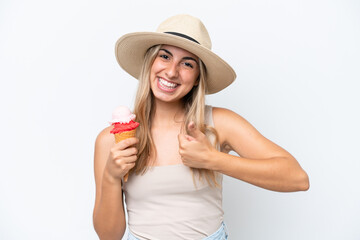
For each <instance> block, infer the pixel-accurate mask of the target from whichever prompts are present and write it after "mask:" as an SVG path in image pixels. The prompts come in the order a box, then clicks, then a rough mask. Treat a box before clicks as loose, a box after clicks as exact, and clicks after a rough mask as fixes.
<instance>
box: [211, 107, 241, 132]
mask: <svg viewBox="0 0 360 240" xmlns="http://www.w3.org/2000/svg"><path fill="white" fill-rule="evenodd" d="M212 115H213V120H214V125H215V127H216V128H218V127H220V128H221V127H226V126H229V124H230V123H238V124H241V123H246V122H247V121H246V120H245V119H244V118H243V117H242V116H240V115H239V114H237V113H235V112H234V111H231V110H229V109H226V108H220V107H212Z"/></svg>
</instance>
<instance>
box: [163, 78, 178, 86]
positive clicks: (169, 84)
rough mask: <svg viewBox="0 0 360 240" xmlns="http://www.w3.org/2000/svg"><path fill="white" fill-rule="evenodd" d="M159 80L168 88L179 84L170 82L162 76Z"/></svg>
mask: <svg viewBox="0 0 360 240" xmlns="http://www.w3.org/2000/svg"><path fill="white" fill-rule="evenodd" d="M159 82H160V84H161V85H162V86H164V87H167V88H175V87H176V86H177V84H176V83H171V82H168V81H166V80H164V79H162V78H159Z"/></svg>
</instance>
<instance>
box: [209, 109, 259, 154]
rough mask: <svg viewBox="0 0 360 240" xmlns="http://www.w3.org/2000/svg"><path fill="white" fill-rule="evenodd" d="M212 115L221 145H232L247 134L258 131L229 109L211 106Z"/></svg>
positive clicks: (254, 133)
mask: <svg viewBox="0 0 360 240" xmlns="http://www.w3.org/2000/svg"><path fill="white" fill-rule="evenodd" d="M212 115H213V122H214V127H215V129H216V131H217V133H218V136H219V141H220V144H221V145H222V146H223V147H224V146H228V145H230V144H231V145H233V144H234V143H235V142H239V141H240V140H241V139H246V138H247V136H249V135H256V134H257V133H258V132H257V130H256V129H255V128H254V127H253V126H252V125H251V124H250V123H249V122H248V121H247V120H246V119H245V118H243V117H242V116H240V115H239V114H237V113H236V112H234V111H231V110H229V109H226V108H219V107H213V108H212ZM232 149H233V148H232Z"/></svg>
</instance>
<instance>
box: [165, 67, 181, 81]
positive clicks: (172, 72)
mask: <svg viewBox="0 0 360 240" xmlns="http://www.w3.org/2000/svg"><path fill="white" fill-rule="evenodd" d="M166 76H167V77H168V78H169V79H170V78H177V77H178V76H179V69H178V65H177V64H176V63H170V64H169V65H168V67H167V69H166Z"/></svg>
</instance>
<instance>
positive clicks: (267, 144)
mask: <svg viewBox="0 0 360 240" xmlns="http://www.w3.org/2000/svg"><path fill="white" fill-rule="evenodd" d="M210 49H211V41H210V37H209V35H208V33H207V30H206V28H205V27H204V25H203V24H202V23H201V21H200V20H199V19H197V18H194V17H192V16H188V15H177V16H174V17H171V18H169V19H167V20H166V21H164V22H163V23H162V24H161V25H160V26H159V28H158V30H157V32H152V33H149V32H140V33H131V34H127V35H124V36H123V37H121V38H120V39H119V40H118V42H117V44H116V56H117V60H118V62H119V64H120V66H121V67H122V68H123V69H124V70H126V71H127V72H128V73H130V74H131V75H132V76H134V77H135V78H137V79H139V86H138V91H137V96H136V102H135V109H134V113H135V114H136V117H137V118H136V121H137V122H139V123H140V126H139V128H138V130H137V137H136V138H129V139H126V140H124V141H121V142H120V143H117V144H115V141H114V136H113V135H112V134H110V130H111V127H108V128H106V129H104V130H103V131H102V132H101V133H100V134H99V136H98V137H97V139H96V144H95V160H94V161H95V181H96V201H95V207H94V215H93V217H94V227H95V230H96V232H97V233H98V235H99V237H100V239H121V238H122V236H123V234H124V232H125V229H126V219H125V212H124V198H123V196H125V202H126V209H127V213H128V225H129V236H128V239H172V240H176V239H181V240H184V239H191V240H193V239H227V233H226V229H225V226H224V223H223V210H222V176H223V174H226V175H228V176H231V177H234V178H237V179H239V180H242V181H245V182H248V183H250V184H253V185H256V186H259V187H262V188H265V189H269V190H273V191H284V192H285V191H302V190H307V189H308V187H309V180H308V176H307V174H306V173H305V172H304V170H303V169H302V168H301V167H300V165H299V164H298V162H297V161H296V160H295V158H294V157H293V156H291V154H289V153H288V152H287V151H285V150H284V149H282V148H281V147H279V146H278V145H276V144H274V143H273V142H271V141H269V140H268V139H266V138H265V137H263V136H262V135H261V134H260V133H259V132H258V131H257V130H256V129H255V128H254V127H253V126H251V125H250V124H249V123H248V122H247V121H246V120H245V119H244V118H242V117H241V116H239V115H238V114H236V113H234V112H232V111H230V110H227V109H224V108H217V107H210V106H205V100H204V98H205V94H211V93H215V92H218V91H220V90H222V89H224V88H225V87H227V86H228V85H230V84H231V83H232V82H233V81H234V79H235V77H236V75H235V73H234V71H233V69H232V68H231V67H230V66H229V65H228V64H227V63H226V62H225V61H224V60H222V59H221V58H220V57H218V56H217V55H216V54H215V53H213V52H212V51H211V50H210ZM230 150H233V151H235V152H236V153H238V155H239V156H233V155H230V154H228V152H229V151H230ZM128 172H130V176H129V180H128V181H127V182H124V181H122V179H123V177H124V175H125V174H126V173H128Z"/></svg>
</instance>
